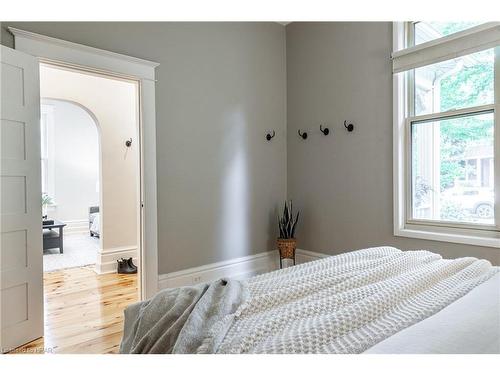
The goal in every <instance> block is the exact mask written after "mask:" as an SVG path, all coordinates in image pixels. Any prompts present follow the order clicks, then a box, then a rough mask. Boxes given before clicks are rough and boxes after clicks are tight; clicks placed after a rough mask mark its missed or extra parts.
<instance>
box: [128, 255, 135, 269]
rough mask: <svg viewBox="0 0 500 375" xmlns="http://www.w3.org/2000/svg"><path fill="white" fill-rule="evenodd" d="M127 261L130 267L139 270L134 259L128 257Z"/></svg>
mask: <svg viewBox="0 0 500 375" xmlns="http://www.w3.org/2000/svg"><path fill="white" fill-rule="evenodd" d="M127 263H128V265H129V266H130V268H132V269H134V270H136V271H137V266H136V265H135V264H134V262H133V261H132V258H128V259H127Z"/></svg>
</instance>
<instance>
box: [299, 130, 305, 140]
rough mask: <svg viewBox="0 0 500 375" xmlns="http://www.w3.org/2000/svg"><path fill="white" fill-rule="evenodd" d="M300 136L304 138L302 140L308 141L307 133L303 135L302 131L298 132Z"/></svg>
mask: <svg viewBox="0 0 500 375" xmlns="http://www.w3.org/2000/svg"><path fill="white" fill-rule="evenodd" d="M298 133H299V136H300V137H302V139H307V132H304V133H301V132H300V129H299V130H298Z"/></svg>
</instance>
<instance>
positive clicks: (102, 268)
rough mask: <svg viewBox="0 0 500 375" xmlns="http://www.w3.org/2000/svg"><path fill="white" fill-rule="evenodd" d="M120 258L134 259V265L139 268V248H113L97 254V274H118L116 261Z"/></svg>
mask: <svg viewBox="0 0 500 375" xmlns="http://www.w3.org/2000/svg"><path fill="white" fill-rule="evenodd" d="M120 258H125V259H128V258H132V260H133V261H134V264H135V265H136V266H137V267H139V259H138V256H137V246H123V247H113V248H109V249H102V250H100V251H98V252H97V262H96V265H95V272H96V273H98V274H104V273H114V272H116V269H117V263H116V261H117V260H118V259H120Z"/></svg>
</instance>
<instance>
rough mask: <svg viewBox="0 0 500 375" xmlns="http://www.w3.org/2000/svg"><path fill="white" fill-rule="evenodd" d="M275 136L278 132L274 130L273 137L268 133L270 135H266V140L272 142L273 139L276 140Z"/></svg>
mask: <svg viewBox="0 0 500 375" xmlns="http://www.w3.org/2000/svg"><path fill="white" fill-rule="evenodd" d="M275 135H276V132H275V131H274V130H273V134H272V135H271V133H269V132H268V133H267V134H266V139H267V140H268V141H270V140H271V139H273V138H274V136H275Z"/></svg>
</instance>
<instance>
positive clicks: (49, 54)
mask: <svg viewBox="0 0 500 375" xmlns="http://www.w3.org/2000/svg"><path fill="white" fill-rule="evenodd" d="M8 30H9V32H10V33H11V34H12V35H14V45H15V49H18V50H21V51H25V52H28V53H30V54H32V55H34V56H37V57H42V58H46V59H50V60H55V61H61V62H64V63H65V64H68V63H70V64H76V65H83V66H86V67H92V68H95V69H99V70H102V71H104V72H109V73H111V74H113V73H115V74H116V73H120V74H124V75H127V76H132V77H135V78H140V79H149V80H152V81H154V80H155V71H154V69H155V68H156V67H157V66H159V65H160V64H159V63H156V62H154V61H149V60H144V59H140V58H138V57H133V56H127V55H122V54H120V53H116V52H111V51H107V50H103V49H99V48H94V47H90V46H87V45H84V44H78V43H73V42H69V41H67V40H63V39H57V38H52V37H50V36H46V35H42V34H37V33H33V32H31V31H26V30H21V29H16V28H14V27H9V28H8Z"/></svg>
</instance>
